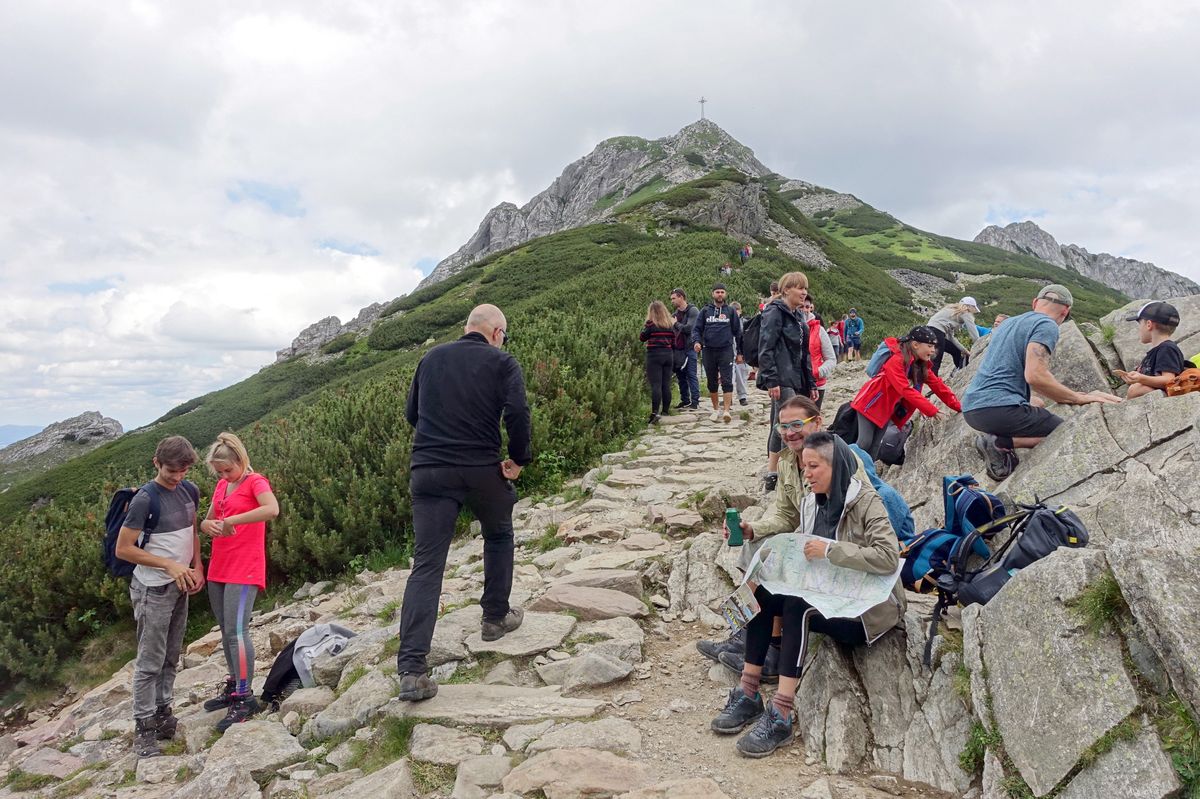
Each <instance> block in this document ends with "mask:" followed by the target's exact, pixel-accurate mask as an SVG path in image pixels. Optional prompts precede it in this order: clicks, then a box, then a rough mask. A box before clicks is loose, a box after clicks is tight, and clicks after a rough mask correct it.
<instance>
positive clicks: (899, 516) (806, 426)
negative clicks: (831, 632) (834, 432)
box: [696, 397, 915, 680]
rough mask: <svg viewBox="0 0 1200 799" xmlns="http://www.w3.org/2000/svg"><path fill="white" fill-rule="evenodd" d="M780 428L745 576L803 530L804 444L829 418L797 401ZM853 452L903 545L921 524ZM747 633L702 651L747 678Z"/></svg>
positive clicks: (749, 533)
mask: <svg viewBox="0 0 1200 799" xmlns="http://www.w3.org/2000/svg"><path fill="white" fill-rule="evenodd" d="M778 428H779V431H780V435H781V436H782V437H783V441H784V443H785V444H786V445H787V449H786V450H785V451H784V452H783V453H782V455H781V456H780V458H779V487H778V488H777V489H776V491H775V492H774V493H773V494H771V497H772V499H771V504H770V506H769V507H768V508H767V509H766V510H765V512H764V513H762V514H761V515H760V516H759V518H758V521H755V522H753V523H751V522H747V521H745V520H743V521H742V539H743V541H745V543H744V544H743V545H742V552H741V557H740V558H739V560H738V566H739V567H740V568H741V569H742V570H743V571H745V570H746V569H747V568H749V566H750V561H751V559H752V558H753V556H754V553H755V552H756V551H758V548H759V547H760V546H762V543H763V542H764V541H765V540H766V539H768V538H769V537H770V536H772V535H775V534H777V533H790V532H792V531H794V530H795V529H796V528H798V527H799V526H800V507H801V505H802V503H803V501H804V498H805V497H806V496H807V495H808V486H807V485H806V484H805V482H804V479H803V476H802V475H801V466H800V460H799V459H800V452H801V450H803V449H804V442H805V440H806V438H807V437H808V436H810V435H812V434H814V433H819V432H822V431H824V430H825V419H824V418H823V417H822V416H821V411H820V410H819V409H818V408H817V405H816V403H815V402H813V401H812V400H811V399H809V398H808V397H792V398H791V399H789V400H788V401H787V402H785V403H783V405H781V406H780V408H779V424H778ZM850 449H851V450H852V451H854V454H855V455H856V456H857V458H858V462H859V468H858V470H857V471H856V472H855V474H854V476H855V478H856V479H858V480H859V481H861V482H864V483H866V482H869V483H870V484H871V486H872V487H873V488H874V489H875V491H876V493H877V494H879V497H880V499H881V500H882V501H883V505H884V508H885V510H886V512H887V515H888V520H889V521H890V523H891V525H892V530H893V532H895V534H896V537H897V538H898V539H901V540H909V539H911V538H912V537H913V534H914V528H915V524H914V522H913V517H912V512H911V510H910V509H909V507H908V503H907V502H905V501H904V497H902V496H901V495H900V492H899V491H897V490H896V489H894V488H892V487H891V486H890V485H888V484H887V483H885V482H884V481H883V480H882V479H880V478H879V476H878V475H877V474H876V473H875V467H874V464H872V463H871V459H870V458H869V457H867V455H866V453H865V452H863V451H862V450H860V449H858V447H856V446H853V445H851V447H850ZM725 537H726V538H728V537H729V530H728V529H726V530H725ZM743 632H744V631H742V630H739V631H738V632H736V633H734V634H733V635H731V636H730V637H729V638H728V639H726V640H724V641H697V642H696V649H697V650H698V651H699V652H700V654H702V655H704V656H705V657H707V658H708V659H710V660H715V661H718V662H719V663H721V664H723V665H724V666H726V667H727V668H730V669H732V670H733V671H736V672H738V673H741V670H742V658H743V652H744V650H745V636H744V634H743ZM778 636H779V630H778V629H777V630H776V631H775V635H774V638H775V639H777V638H778ZM772 643H773V647H772V648H771V649H769V650H768V652H767V658H766V661H765V663H764V665H763V677H764V678H766V679H768V680H770V679H771V678H773V677H775V676H778V673H779V672H778V662H779V657H778V655H779V646H778V645H779V641H778V640H773V641H772Z"/></svg>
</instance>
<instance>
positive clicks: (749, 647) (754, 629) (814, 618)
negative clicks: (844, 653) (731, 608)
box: [746, 586, 867, 677]
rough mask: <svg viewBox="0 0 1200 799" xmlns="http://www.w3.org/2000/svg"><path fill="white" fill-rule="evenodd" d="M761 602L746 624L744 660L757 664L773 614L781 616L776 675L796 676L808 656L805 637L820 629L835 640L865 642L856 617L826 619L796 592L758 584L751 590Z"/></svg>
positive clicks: (767, 641) (854, 643)
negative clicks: (786, 593)
mask: <svg viewBox="0 0 1200 799" xmlns="http://www.w3.org/2000/svg"><path fill="white" fill-rule="evenodd" d="M754 598H755V599H757V600H758V603H759V604H760V605H762V610H760V611H759V612H758V615H757V616H755V617H754V618H753V619H751V620H750V623H749V624H748V625H746V662H747V663H749V664H750V665H752V666H761V665H762V664H763V663H764V662H765V661H766V659H767V649H768V648H769V647H770V645H771V628H772V627H773V626H774V623H775V617H776V616H782V617H783V642H782V643H781V644H780V646H779V676H781V677H799V676H800V675H802V674H803V673H804V661H805V659H806V658H807V657H808V638H809V635H810V634H811V633H821V634H822V635H825V636H827V637H829V638H830V639H832V640H834V641H837V642H838V643H839V644H850V645H852V646H857V645H858V644H865V643H866V642H867V631H866V630H864V629H863V626H862V622H861V621H859V620H858V619H827V618H825V617H824V616H822V615H821V614H820V613H818V612H817V609H816V608H814V607H813V606H812V605H810V604H808V603H807V602H805V601H804V600H803V599H801V598H800V597H798V596H784V595H782V594H772V593H770V592H769V591H767V590H766V589H765V588H763V587H762V586H759V587H758V590H756V591H755V592H754Z"/></svg>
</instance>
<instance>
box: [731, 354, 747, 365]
mask: <svg viewBox="0 0 1200 799" xmlns="http://www.w3.org/2000/svg"><path fill="white" fill-rule="evenodd" d="M733 362H734V363H745V362H746V359H745V358H744V357H742V356H741V355H739V356H737V357H736V358H734V359H733Z"/></svg>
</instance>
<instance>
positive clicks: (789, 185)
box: [779, 180, 863, 216]
mask: <svg viewBox="0 0 1200 799" xmlns="http://www.w3.org/2000/svg"><path fill="white" fill-rule="evenodd" d="M779 191H780V193H782V194H784V195H785V196H786V197H788V198H789V201H790V202H791V204H792V205H794V206H796V208H798V209H799V210H800V213H802V214H804V215H805V216H812V215H813V214H817V213H820V212H822V211H827V212H830V213H835V212H837V211H851V210H853V209H855V208H858V207H859V206H860V205H862V204H863V203H862V200H860V199H858V198H857V197H855V196H854V195H853V194H841V193H839V192H836V191H833V190H831V189H826V188H824V187H822V186H817V185H815V184H813V183H808V182H807V181H803V180H789V181H786V182H784V183H783V184H782V185H781V186H780V187H779Z"/></svg>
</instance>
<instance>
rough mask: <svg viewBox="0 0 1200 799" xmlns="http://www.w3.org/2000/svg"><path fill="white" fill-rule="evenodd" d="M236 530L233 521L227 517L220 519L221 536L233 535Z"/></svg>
mask: <svg viewBox="0 0 1200 799" xmlns="http://www.w3.org/2000/svg"><path fill="white" fill-rule="evenodd" d="M236 532H237V527H236V526H235V525H234V523H233V522H231V521H229V520H228V519H222V520H221V532H220V535H222V536H226V535H233V534H235V533H236Z"/></svg>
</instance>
